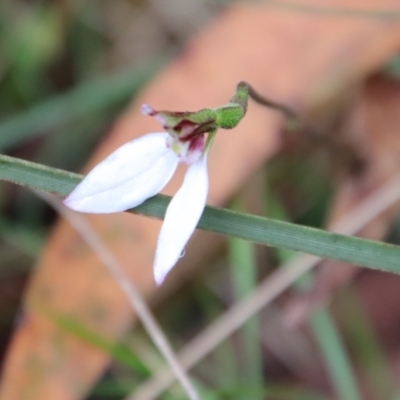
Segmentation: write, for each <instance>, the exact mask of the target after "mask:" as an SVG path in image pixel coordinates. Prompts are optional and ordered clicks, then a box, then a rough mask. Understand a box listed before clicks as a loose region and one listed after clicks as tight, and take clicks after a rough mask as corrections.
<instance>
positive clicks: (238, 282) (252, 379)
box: [228, 201, 264, 400]
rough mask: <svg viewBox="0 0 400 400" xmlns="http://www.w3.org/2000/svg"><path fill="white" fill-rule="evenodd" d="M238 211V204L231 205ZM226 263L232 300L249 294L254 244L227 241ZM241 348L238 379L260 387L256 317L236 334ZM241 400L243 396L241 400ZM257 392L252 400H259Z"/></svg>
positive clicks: (253, 277) (252, 284)
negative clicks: (240, 374)
mask: <svg viewBox="0 0 400 400" xmlns="http://www.w3.org/2000/svg"><path fill="white" fill-rule="evenodd" d="M233 207H234V208H235V209H241V208H242V207H240V204H239V201H235V202H234V204H233ZM228 248H229V263H230V267H231V276H232V286H233V292H234V297H235V300H241V299H243V298H244V297H246V296H247V295H249V294H250V293H251V292H252V291H253V290H254V288H255V287H256V285H257V261H256V252H255V250H256V249H255V245H254V244H253V243H250V242H248V241H244V240H242V239H237V238H230V239H229V241H228ZM238 334H239V335H240V339H241V345H242V349H243V360H242V362H241V371H242V376H241V377H240V376H239V377H238V379H239V380H240V381H241V382H242V383H243V384H247V385H248V386H250V387H253V388H258V387H259V388H262V387H263V384H264V374H263V362H262V354H263V352H262V348H261V343H260V321H259V318H258V316H254V317H253V318H251V319H249V320H248V321H247V322H246V323H245V324H244V325H243V326H242V327H241V329H240V331H239V332H238ZM242 398H243V397H242ZM262 398H263V396H262V394H261V393H260V394H259V395H258V396H257V395H254V397H253V400H257V399H262Z"/></svg>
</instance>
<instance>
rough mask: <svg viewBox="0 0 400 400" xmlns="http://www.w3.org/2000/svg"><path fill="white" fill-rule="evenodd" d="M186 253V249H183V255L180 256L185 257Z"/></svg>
mask: <svg viewBox="0 0 400 400" xmlns="http://www.w3.org/2000/svg"><path fill="white" fill-rule="evenodd" d="M185 254H186V251H185V249H183V250H182V253H181V255H180V256H179V258H182V257H185Z"/></svg>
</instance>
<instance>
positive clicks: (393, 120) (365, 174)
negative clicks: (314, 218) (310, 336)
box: [288, 77, 400, 323]
mask: <svg viewBox="0 0 400 400" xmlns="http://www.w3.org/2000/svg"><path fill="white" fill-rule="evenodd" d="M399 98H400V84H399V83H398V81H393V80H391V79H389V78H384V77H376V78H373V79H371V80H369V81H368V82H367V83H366V84H365V87H364V88H363V90H362V92H361V93H360V96H359V98H358V99H357V100H356V101H355V103H354V104H353V106H352V107H351V111H350V113H349V119H348V121H347V124H346V125H345V126H344V127H343V130H344V132H343V133H344V134H347V136H351V141H352V143H353V145H354V146H355V147H356V148H357V149H358V150H359V151H360V152H361V153H362V154H363V156H364V159H365V168H364V169H363V171H362V172H361V173H358V174H347V176H346V177H344V179H342V180H341V182H340V183H339V184H338V186H337V189H336V193H335V195H334V200H333V203H332V207H331V210H330V215H329V222H328V227H329V226H334V225H335V224H336V223H337V222H338V221H339V220H340V219H341V218H342V217H343V216H344V215H346V214H347V213H349V212H350V211H351V210H352V209H355V208H356V207H357V205H358V204H359V203H361V202H362V201H363V200H364V199H365V198H366V197H367V196H369V195H371V194H372V193H373V192H374V191H376V190H378V189H380V188H381V187H382V186H383V185H384V184H385V183H386V182H387V181H389V180H390V179H391V178H393V177H394V176H395V175H396V174H398V173H399V172H400V136H399V134H398V132H399V130H400V103H399ZM332 134H334V133H332ZM398 209H399V205H396V206H394V207H391V208H389V209H387V210H386V212H384V213H382V214H381V215H380V216H379V218H376V219H375V220H374V221H373V222H371V223H370V224H368V225H367V226H365V227H364V228H363V229H362V230H361V231H360V232H359V233H358V235H357V236H360V237H364V238H368V239H375V240H382V239H383V238H384V236H385V234H386V233H387V232H388V230H389V229H390V227H391V225H392V223H393V221H394V219H395V217H396V215H397V213H398ZM359 271H360V269H359V268H357V267H356V266H353V265H349V264H347V263H343V262H338V261H333V260H329V261H324V262H323V264H322V265H321V266H320V267H319V268H318V270H317V274H316V278H315V282H314V285H313V288H312V289H311V291H310V293H309V294H307V295H305V296H304V297H302V298H296V299H292V300H291V305H290V306H289V308H288V318H289V319H290V320H291V321H292V323H300V322H303V321H304V319H305V317H306V316H307V315H308V314H309V312H310V311H311V310H312V309H314V308H315V307H319V306H321V304H326V303H327V302H329V301H330V300H331V299H332V297H333V295H334V294H335V292H336V291H337V290H338V289H340V288H341V287H343V286H344V285H345V284H347V283H348V282H349V281H350V280H351V279H352V278H353V277H354V276H355V274H357V273H358V272H359Z"/></svg>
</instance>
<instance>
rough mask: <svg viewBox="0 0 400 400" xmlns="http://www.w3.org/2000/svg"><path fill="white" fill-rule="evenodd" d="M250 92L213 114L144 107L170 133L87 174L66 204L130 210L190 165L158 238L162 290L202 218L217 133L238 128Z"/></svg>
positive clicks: (135, 144) (244, 87)
mask: <svg viewBox="0 0 400 400" xmlns="http://www.w3.org/2000/svg"><path fill="white" fill-rule="evenodd" d="M249 88H250V86H249V85H248V84H247V83H245V82H240V83H239V84H238V85H237V88H236V92H235V94H234V96H233V97H232V98H231V100H230V101H229V102H228V103H227V104H226V105H224V106H222V107H219V108H215V109H212V108H204V109H202V110H199V111H195V112H190V111H188V112H169V111H155V110H153V109H152V108H151V107H149V106H147V105H144V106H143V107H142V112H143V113H144V114H146V115H151V116H154V117H156V118H157V119H158V120H159V121H160V122H161V123H162V124H163V126H164V129H165V131H166V132H161V133H149V134H147V135H144V136H142V137H140V138H138V139H135V140H132V141H131V142H129V143H126V144H124V145H123V146H121V147H120V148H119V149H117V150H116V151H114V153H112V154H111V155H109V156H108V157H107V158H106V159H105V160H104V161H102V162H101V163H100V164H98V165H97V166H96V167H94V168H93V170H92V171H90V172H89V174H88V175H87V176H86V177H85V179H83V181H82V182H81V183H80V184H79V185H78V186H77V187H76V188H75V189H74V190H73V191H72V193H71V194H70V195H69V196H68V197H67V198H66V199H65V200H64V204H65V205H66V206H68V207H70V208H72V209H74V210H76V211H81V212H88V213H112V212H118V211H124V210H128V209H130V208H133V207H136V206H138V205H139V204H141V203H143V202H144V201H145V200H147V199H148V198H149V197H152V196H154V195H155V194H157V193H158V192H159V191H161V190H162V189H163V188H164V186H165V185H166V184H167V183H168V181H169V180H170V179H171V176H172V175H173V173H174V172H175V170H176V168H177V166H178V164H179V163H180V162H183V163H186V164H188V170H187V172H186V175H185V178H184V181H183V183H182V186H181V188H180V189H179V190H178V192H177V193H176V195H175V196H174V198H173V199H172V200H171V202H170V204H169V206H168V208H167V212H166V214H165V219H164V223H163V225H162V227H161V231H160V235H159V238H158V243H157V250H156V255H155V259H154V277H155V281H156V282H157V284H161V283H162V282H163V280H164V278H165V276H166V275H167V274H168V272H169V271H170V270H171V268H172V267H173V266H174V265H175V264H176V262H177V261H178V259H179V258H180V257H181V254H182V252H183V250H184V248H185V246H186V243H187V241H188V240H189V238H190V236H191V235H192V233H193V231H194V230H195V229H196V226H197V223H198V222H199V219H200V217H201V214H202V213H203V210H204V207H205V204H206V199H207V193H208V175H207V155H208V151H209V148H210V146H211V143H212V140H213V138H214V136H215V133H216V131H217V129H218V128H224V129H232V128H234V127H235V126H236V125H237V124H238V123H239V121H240V120H241V119H242V118H243V116H244V115H245V113H246V110H247V100H248V96H249V90H250V89H249ZM253 92H254V91H253ZM257 98H259V97H257ZM268 104H269V103H268ZM205 135H208V136H207V138H206V137H205Z"/></svg>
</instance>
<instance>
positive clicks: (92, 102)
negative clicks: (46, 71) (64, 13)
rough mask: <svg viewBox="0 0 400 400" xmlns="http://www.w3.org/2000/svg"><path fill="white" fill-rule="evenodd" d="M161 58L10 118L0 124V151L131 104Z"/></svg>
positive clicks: (75, 89)
mask: <svg viewBox="0 0 400 400" xmlns="http://www.w3.org/2000/svg"><path fill="white" fill-rule="evenodd" d="M164 60H165V57H161V58H160V59H157V60H155V61H153V62H151V63H148V64H147V65H145V66H143V67H140V68H138V67H136V68H135V69H133V70H129V71H124V72H121V73H119V74H116V75H114V76H110V77H105V78H101V79H97V80H96V81H94V82H90V83H85V84H82V85H80V86H78V87H76V88H74V89H72V90H70V91H69V92H67V93H64V94H61V95H57V96H54V97H52V98H50V99H49V100H46V101H43V102H42V103H40V104H37V105H35V106H33V107H32V108H30V109H29V110H27V111H26V112H24V113H21V114H18V115H15V116H13V117H10V118H8V119H7V120H5V121H3V122H2V123H1V124H0V151H4V150H6V149H9V148H10V147H12V146H14V145H16V144H19V143H21V142H23V141H24V140H27V139H32V138H34V137H37V136H40V135H43V134H45V133H46V132H48V131H49V130H51V129H55V128H57V127H59V126H60V125H63V124H66V123H70V122H72V121H76V120H77V119H78V118H80V117H82V116H85V115H87V114H89V113H92V112H96V111H97V112H98V111H101V110H103V109H105V108H108V107H110V106H111V105H113V104H116V103H118V102H120V101H123V100H128V99H129V98H130V97H131V96H132V93H134V92H135V91H136V90H138V89H139V87H140V86H141V85H143V84H144V83H145V81H146V80H147V79H148V78H150V77H151V76H152V75H153V74H154V73H155V72H156V70H157V69H158V68H159V67H160V65H162V63H163V62H164Z"/></svg>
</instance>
